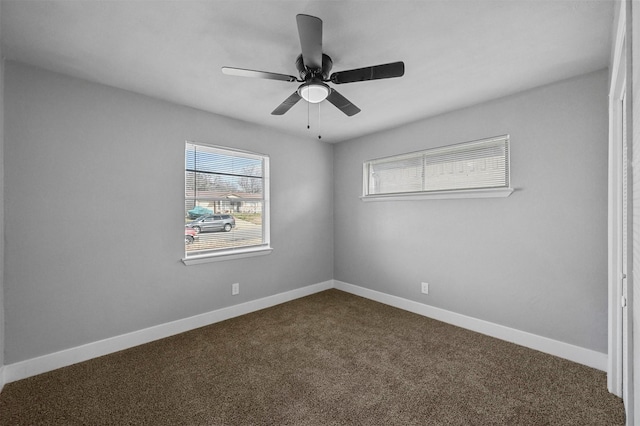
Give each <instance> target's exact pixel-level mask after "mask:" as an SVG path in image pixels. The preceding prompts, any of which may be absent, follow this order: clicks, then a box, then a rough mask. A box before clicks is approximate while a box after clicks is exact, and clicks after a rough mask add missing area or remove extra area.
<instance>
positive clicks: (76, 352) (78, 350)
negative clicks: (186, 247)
mask: <svg viewBox="0 0 640 426" xmlns="http://www.w3.org/2000/svg"><path fill="white" fill-rule="evenodd" d="M330 288H333V280H329V281H325V282H322V283H318V284H313V285H310V286H306V287H302V288H298V289H295V290H291V291H287V292H284V293H279V294H275V295H273V296H268V297H264V298H262V299H258V300H252V301H250V302H246V303H241V304H239V305H234V306H229V307H227V308H222V309H218V310H215V311H211V312H206V313H204V314H200V315H195V316H192V317H189V318H184V319H181V320H177V321H172V322H168V323H165V324H160V325H157V326H154V327H149V328H145V329H143V330H138V331H134V332H131V333H127V334H123V335H120V336H115V337H111V338H108V339H104V340H99V341H97V342H92V343H87V344H86V345H82V346H77V347H74V348H69V349H65V350H62V351H59V352H55V353H51V354H47V355H43V356H40V357H37V358H31V359H28V360H25V361H20V362H16V363H14V364H8V365H5V366H4V368H3V369H2V371H0V373H2V374H0V383H2V384H4V383H10V382H14V381H16V380H21V379H25V378H27V377H31V376H35V375H37V374H42V373H45V372H47V371H51V370H55V369H57V368H62V367H66V366H68V365H72V364H76V363H78V362H82V361H87V360H89V359H92V358H96V357H99V356H103V355H108V354H110V353H113V352H117V351H121V350H123V349H128V348H132V347H134V346H138V345H142V344H144V343H149V342H152V341H154V340H158V339H163V338H165V337H169V336H173V335H175V334H179V333H184V332H185V331H189V330H193V329H195V328H199V327H204V326H206V325H210V324H214V323H216V322H220V321H224V320H227V319H231V318H234V317H237V316H240V315H245V314H248V313H251V312H255V311H259V310H261V309H265V308H269V307H271V306H275V305H279V304H281V303H285V302H289V301H291V300H295V299H299V298H301V297H305V296H309V295H311V294H314V293H318V292H321V291H324V290H328V289H330Z"/></svg>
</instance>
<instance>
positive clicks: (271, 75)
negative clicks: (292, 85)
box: [222, 67, 297, 81]
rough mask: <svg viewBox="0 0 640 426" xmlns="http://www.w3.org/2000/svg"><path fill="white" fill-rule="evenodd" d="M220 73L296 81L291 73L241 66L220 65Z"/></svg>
mask: <svg viewBox="0 0 640 426" xmlns="http://www.w3.org/2000/svg"><path fill="white" fill-rule="evenodd" d="M222 73H223V74H227V75H235V76H238V77H253V78H263V79H266V80H280V81H297V79H296V78H295V77H294V76H292V75H286V74H277V73H274V72H266V71H256V70H245V69H242V68H232V67H222Z"/></svg>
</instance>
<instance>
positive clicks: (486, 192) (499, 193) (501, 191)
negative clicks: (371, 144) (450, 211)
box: [360, 135, 513, 202]
mask: <svg viewBox="0 0 640 426" xmlns="http://www.w3.org/2000/svg"><path fill="white" fill-rule="evenodd" d="M495 142H504V143H505V144H506V152H505V156H506V158H505V161H506V171H505V173H506V176H505V181H506V184H505V185H501V186H497V187H481V188H464V189H443V190H417V191H412V192H393V193H379V194H375V193H374V194H372V193H370V191H369V188H370V182H369V179H370V176H371V173H370V170H371V165H372V164H374V163H376V162H381V161H393V160H395V159H398V160H399V161H400V160H407V159H418V158H423V157H427V156H429V155H430V153H434V152H436V151H441V150H442V149H452V150H457V151H459V152H462V153H464V151H465V149H466V148H467V147H469V149H472V148H473V147H476V146H478V144H485V143H486V144H491V143H495ZM510 163H511V159H510V138H509V135H502V136H495V137H492V138H486V139H479V140H475V141H471V142H465V143H461V144H455V145H448V146H443V147H438V148H432V149H428V150H423V151H417V152H412V153H408V154H401V155H394V156H390V157H383V158H377V159H374V160H368V161H365V162H364V163H363V165H362V196H361V197H360V199H361V200H362V201H365V202H367V201H407V200H427V199H447V198H497V197H508V196H509V195H511V193H512V192H513V188H511V171H510ZM423 167H424V166H423ZM422 173H423V177H424V168H423V171H422Z"/></svg>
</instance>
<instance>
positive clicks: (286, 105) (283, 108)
mask: <svg viewBox="0 0 640 426" xmlns="http://www.w3.org/2000/svg"><path fill="white" fill-rule="evenodd" d="M300 99H302V98H301V97H300V95H298V91H295V92H293V94H292V95H291V96H289V97H288V98H287V99H285V100H284V102H282V103H281V104H280V105H278V107H277V108H276V109H274V110H273V111H272V112H271V115H282V114H284V113H285V112H287V111H289V110H290V109H291V107H292V106H294V105H295V104H297V103H298V101H299V100H300Z"/></svg>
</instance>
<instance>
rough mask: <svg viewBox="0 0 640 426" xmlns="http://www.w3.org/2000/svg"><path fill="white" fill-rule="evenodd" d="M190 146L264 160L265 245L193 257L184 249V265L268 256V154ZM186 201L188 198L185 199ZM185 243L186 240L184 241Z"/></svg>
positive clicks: (263, 226)
mask: <svg viewBox="0 0 640 426" xmlns="http://www.w3.org/2000/svg"><path fill="white" fill-rule="evenodd" d="M188 144H192V145H200V146H205V147H208V148H213V149H217V150H221V151H226V152H228V153H231V154H232V153H234V152H236V153H238V154H241V155H244V156H248V157H254V158H256V159H261V160H262V167H263V169H262V175H263V176H262V191H263V193H262V204H263V210H262V241H263V243H262V244H260V245H254V246H242V247H237V248H230V249H223V250H216V251H210V252H207V253H202V254H194V255H192V256H187V252H186V249H184V248H183V253H184V257H183V258H182V259H181V261H182V263H183V264H184V265H185V266H190V265H198V264H202V263H210V262H220V261H225V260H234V259H243V258H248V257H254V256H264V255H268V254H270V253H271V252H272V251H273V248H272V247H271V216H270V211H271V202H270V199H271V197H270V195H271V194H270V177H269V176H270V166H269V163H270V157H269V155H267V154H262V153H258V152H253V151H247V150H242V149H237V148H231V147H226V146H222V145H213V144H208V143H202V142H194V141H191V140H186V141H185V147H186V145H188ZM185 160H186V159H185V158H184V157H183V162H182V165H183V167H184V164H185ZM182 187H183V189H184V188H186V178H185V181H184V182H183V185H182ZM184 198H185V199H186V197H184ZM183 241H184V239H183Z"/></svg>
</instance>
